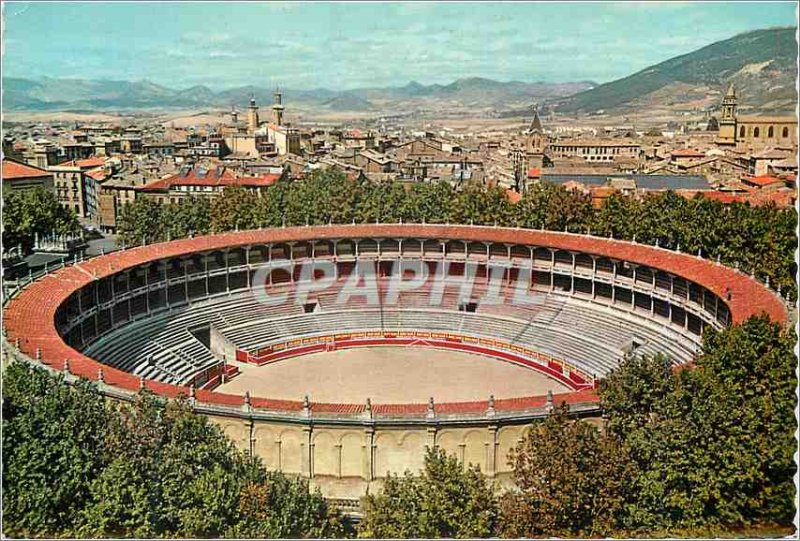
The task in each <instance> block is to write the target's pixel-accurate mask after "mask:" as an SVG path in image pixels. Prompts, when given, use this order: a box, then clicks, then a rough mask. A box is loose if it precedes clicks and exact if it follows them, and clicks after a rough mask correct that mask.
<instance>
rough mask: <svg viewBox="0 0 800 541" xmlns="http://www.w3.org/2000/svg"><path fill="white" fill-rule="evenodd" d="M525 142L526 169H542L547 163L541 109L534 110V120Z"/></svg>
mask: <svg viewBox="0 0 800 541" xmlns="http://www.w3.org/2000/svg"><path fill="white" fill-rule="evenodd" d="M526 135H527V140H526V142H525V154H526V158H527V159H526V162H527V163H526V167H527V169H541V168H542V167H543V166H544V163H545V155H544V147H545V145H546V139H545V134H544V128H543V127H542V120H541V119H540V118H539V109H538V108H536V109H534V110H533V120H531V125H530V127H529V128H528V131H527V132H526Z"/></svg>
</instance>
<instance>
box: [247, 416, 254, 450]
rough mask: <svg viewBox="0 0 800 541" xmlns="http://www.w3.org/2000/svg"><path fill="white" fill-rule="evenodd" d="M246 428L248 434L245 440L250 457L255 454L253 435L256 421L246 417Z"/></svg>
mask: <svg viewBox="0 0 800 541" xmlns="http://www.w3.org/2000/svg"><path fill="white" fill-rule="evenodd" d="M247 428H248V434H249V435H248V438H247V442H248V446H247V449H248V452H249V453H250V457H251V458H252V457H253V456H255V452H256V449H255V448H256V438H255V435H256V423H255V422H254V421H253V419H248V420H247Z"/></svg>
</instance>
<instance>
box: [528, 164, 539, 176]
mask: <svg viewBox="0 0 800 541" xmlns="http://www.w3.org/2000/svg"><path fill="white" fill-rule="evenodd" d="M541 176H542V170H541V169H539V168H538V167H531V168H530V169H528V178H539V177H541Z"/></svg>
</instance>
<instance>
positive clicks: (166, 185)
mask: <svg viewBox="0 0 800 541" xmlns="http://www.w3.org/2000/svg"><path fill="white" fill-rule="evenodd" d="M198 173H199V171H197V170H196V169H192V170H190V171H189V172H188V173H187V174H185V175H184V174H182V173H178V174H177V175H172V176H171V177H167V178H162V179H160V180H154V181H152V182H148V183H147V184H145V185H144V186H140V187H138V188H137V190H140V191H143V192H150V191H162V190H169V189H170V188H172V187H173V186H249V187H262V186H272V185H273V184H275V183H276V182H277V181H278V179H280V178H281V176H280V175H270V174H264V175H261V176H257V177H236V176H235V175H234V174H233V173H232V172H231V171H230V170H229V169H227V168H219V169H217V168H214V169H208V170H207V171H206V173H205V174H204V175H199V174H198Z"/></svg>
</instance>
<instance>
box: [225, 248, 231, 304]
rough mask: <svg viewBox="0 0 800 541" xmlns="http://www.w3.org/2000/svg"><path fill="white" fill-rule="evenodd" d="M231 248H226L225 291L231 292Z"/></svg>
mask: <svg viewBox="0 0 800 541" xmlns="http://www.w3.org/2000/svg"><path fill="white" fill-rule="evenodd" d="M230 255H231V251H230V250H225V293H227V294H228V295H230V294H231V261H230Z"/></svg>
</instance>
